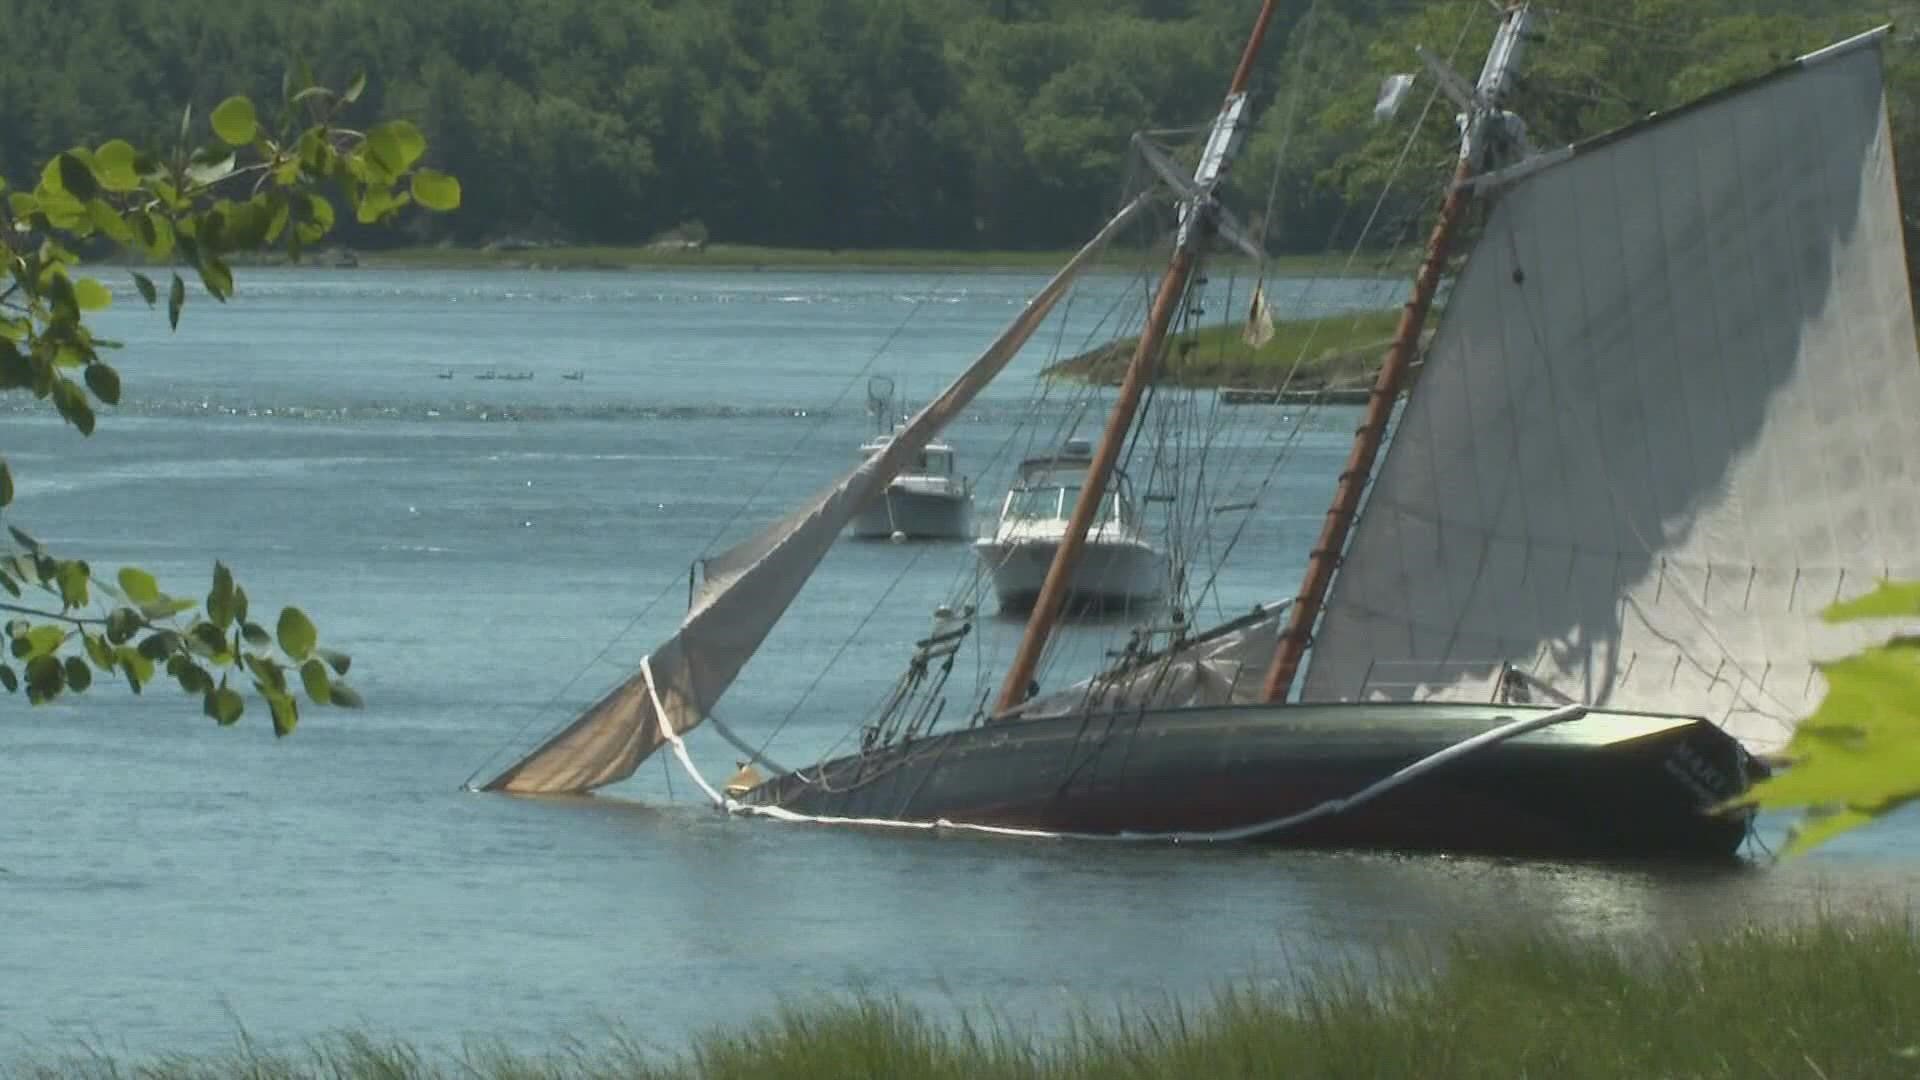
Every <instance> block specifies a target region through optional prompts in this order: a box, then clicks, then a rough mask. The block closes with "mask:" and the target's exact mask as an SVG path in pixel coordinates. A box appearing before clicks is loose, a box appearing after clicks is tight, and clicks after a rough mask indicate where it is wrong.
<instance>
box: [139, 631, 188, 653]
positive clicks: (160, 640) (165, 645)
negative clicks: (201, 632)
mask: <svg viewBox="0 0 1920 1080" xmlns="http://www.w3.org/2000/svg"><path fill="white" fill-rule="evenodd" d="M180 642H181V637H180V635H179V634H177V633H175V632H174V631H172V630H155V631H154V632H153V633H151V634H148V635H147V636H146V637H145V638H143V639H142V640H141V642H140V644H139V645H137V646H135V648H136V649H137V650H138V651H139V653H140V655H141V656H144V657H146V658H147V659H149V660H161V659H164V658H166V657H168V656H171V655H172V654H173V653H175V652H178V651H179V650H180Z"/></svg>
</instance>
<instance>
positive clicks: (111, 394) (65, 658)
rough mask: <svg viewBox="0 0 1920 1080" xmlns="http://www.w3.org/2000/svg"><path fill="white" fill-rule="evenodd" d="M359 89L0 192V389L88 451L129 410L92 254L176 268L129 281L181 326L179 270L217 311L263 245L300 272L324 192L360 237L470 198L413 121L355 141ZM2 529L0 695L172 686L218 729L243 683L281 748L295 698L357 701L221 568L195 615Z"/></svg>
mask: <svg viewBox="0 0 1920 1080" xmlns="http://www.w3.org/2000/svg"><path fill="white" fill-rule="evenodd" d="M365 86H366V80H365V78H364V77H361V78H356V79H355V80H354V81H353V82H352V83H351V84H350V85H348V86H347V88H346V89H345V90H342V91H335V90H331V89H328V88H326V87H322V86H318V85H315V84H314V82H313V80H312V78H311V76H310V75H308V74H307V73H306V72H305V71H304V69H303V68H301V67H295V68H292V69H290V70H289V71H288V72H287V74H286V76H285V78H284V79H283V82H282V87H281V103H280V106H279V108H278V110H277V115H276V116H274V117H270V118H267V119H264V120H263V118H262V117H261V116H260V114H259V112H258V111H257V110H256V108H255V106H254V104H253V102H252V101H251V100H249V99H248V98H245V97H231V98H228V99H226V100H224V101H222V102H221V103H220V104H219V105H218V106H217V107H215V108H214V109H213V110H212V111H211V112H210V113H209V114H208V116H207V117H206V118H205V120H204V122H202V123H196V118H195V116H194V113H193V110H192V108H191V107H189V108H188V109H187V110H186V112H185V114H184V115H182V116H181V117H180V119H179V126H178V132H179V134H178V137H177V138H176V139H175V140H173V142H172V145H170V146H166V147H154V148H148V149H140V148H136V147H135V146H134V145H133V144H132V143H130V142H128V141H126V140H125V139H109V140H107V141H106V142H103V143H100V144H99V145H97V146H91V147H90V146H74V147H71V148H69V149H66V150H62V151H60V152H59V153H58V154H55V155H54V156H53V157H52V159H51V160H49V161H48V162H46V164H45V166H44V167H42V168H41V169H39V170H38V171H37V172H36V173H35V174H34V176H33V181H32V184H31V186H28V187H23V188H21V189H19V190H12V191H8V190H7V189H6V185H5V183H4V182H0V194H4V195H5V196H6V197H5V200H4V203H0V261H4V263H5V275H6V276H5V278H4V279H3V280H4V281H5V286H4V288H0V392H10V393H25V394H32V395H33V396H34V397H36V398H39V399H40V400H42V401H45V402H47V403H48V404H50V405H52V406H53V408H54V410H55V411H56V412H58V413H59V415H60V416H61V418H63V419H64V420H65V421H66V422H67V423H68V424H69V425H71V426H72V427H73V428H75V429H76V430H77V431H79V432H80V434H81V435H83V436H85V435H91V434H93V431H94V426H95V424H96V423H97V416H96V412H95V410H96V408H97V407H98V406H102V405H104V406H114V405H118V404H119V403H120V398H121V376H120V372H119V370H118V369H117V368H116V367H114V366H113V365H112V364H110V363H109V362H108V359H107V357H108V355H109V354H111V353H112V352H113V350H116V349H118V348H119V344H118V343H117V342H113V341H108V340H105V339H103V338H100V337H98V336H96V335H95V334H94V333H93V331H92V330H91V329H90V328H89V326H88V325H87V321H86V320H87V316H88V314H89V313H92V312H95V311H99V310H100V309H102V308H105V307H107V306H108V305H109V304H111V303H112V302H113V293H112V291H111V290H109V289H108V288H107V286H106V285H104V284H102V282H101V281H100V279H99V278H96V277H92V276H87V275H85V274H83V273H82V272H81V267H82V262H83V259H82V253H87V254H89V255H94V256H99V255H104V254H107V253H118V254H120V255H122V256H125V257H131V258H132V259H133V260H135V261H136V262H138V263H139V264H140V265H144V266H148V267H154V266H158V267H165V268H169V269H168V272H167V280H166V284H165V286H164V287H163V286H161V285H159V284H157V283H156V282H155V281H154V279H153V278H152V277H149V276H148V274H146V273H142V272H138V271H135V272H132V274H131V284H132V286H133V288H134V290H135V291H136V292H137V294H138V295H139V297H140V298H141V299H142V300H144V301H145V303H146V305H147V306H148V307H150V308H157V307H158V306H160V304H161V302H162V297H163V296H164V298H165V305H166V317H167V322H168V325H169V326H172V327H178V326H179V324H180V318H181V314H182V311H183V309H184V308H185V306H186V303H187V297H188V285H187V281H186V279H185V278H183V277H182V273H181V272H182V271H184V272H185V273H187V274H189V275H192V276H193V277H194V278H196V279H197V280H198V282H199V285H200V287H201V289H203V290H204V291H205V293H206V294H207V295H210V296H212V297H213V298H214V299H216V300H218V301H221V302H225V301H226V300H227V298H228V297H230V296H232V295H233V291H234V280H233V270H232V268H231V266H229V264H228V261H227V260H228V259H229V258H230V257H232V256H234V255H236V254H239V253H244V252H251V251H255V250H257V249H260V248H263V247H271V246H280V247H283V248H284V249H285V250H286V251H287V252H288V253H289V254H290V255H292V256H294V257H298V256H299V254H300V252H301V250H302V249H303V248H304V247H307V246H309V245H312V244H315V243H318V242H319V241H321V240H322V239H324V238H325V237H326V236H327V235H328V234H329V233H330V232H332V231H333V228H334V223H335V209H334V202H333V201H332V198H330V197H329V193H333V194H334V195H335V196H337V197H339V198H341V199H343V200H344V202H345V204H346V205H347V206H348V207H349V208H350V209H351V210H352V212H353V215H354V218H355V219H356V220H357V221H360V222H362V223H366V224H376V223H379V222H382V221H386V220H388V219H390V218H392V217H393V216H394V215H395V214H396V213H398V212H399V211H400V210H401V209H403V208H404V207H406V206H408V205H409V204H415V203H417V204H419V205H421V206H424V207H426V208H428V209H432V210H451V209H453V208H454V207H456V206H458V205H459V203H460V185H459V183H458V182H457V181H455V180H454V179H453V178H452V177H450V176H447V175H445V174H443V173H440V172H437V171H435V170H433V169H428V168H425V167H422V166H421V164H420V161H421V158H422V155H423V154H424V153H425V152H426V139H425V138H424V137H423V136H422V135H421V134H420V131H419V129H418V128H416V127H415V126H414V125H413V124H412V123H410V122H408V121H405V120H395V121H389V122H386V123H382V124H376V125H374V126H372V127H370V128H368V129H367V130H365V131H364V132H362V131H354V130H350V129H347V128H344V127H342V126H340V125H339V124H338V123H337V119H338V117H339V116H340V115H341V113H342V112H343V110H345V109H346V108H347V107H348V106H351V105H352V104H353V103H354V102H355V100H356V99H358V98H359V96H360V94H361V93H362V91H363V90H364V88H365ZM203 131H205V134H204V135H203V134H201V133H202V132H203ZM208 135H210V136H211V138H210V139H208V141H205V142H201V141H200V139H202V138H206V137H207V136H208ZM174 267H177V268H178V269H172V268H174ZM13 492H14V479H13V473H12V471H11V469H10V468H9V466H8V464H7V462H6V460H5V459H4V458H0V507H6V506H8V504H10V503H11V502H12V501H13ZM8 531H9V534H10V535H11V537H12V539H13V542H14V544H15V545H17V547H16V549H15V550H14V552H13V553H11V554H8V555H6V556H4V557H0V590H4V591H5V593H6V594H7V595H8V596H9V597H12V598H16V599H19V600H22V601H31V603H12V602H0V611H5V612H8V613H11V614H14V615H17V616H21V617H19V618H13V619H11V620H9V621H8V622H6V624H5V627H4V633H5V640H6V642H7V648H8V651H9V653H10V654H11V657H12V662H7V661H4V660H0V687H4V688H5V689H6V690H7V691H9V692H19V691H21V690H24V691H25V692H26V696H27V698H28V699H29V700H30V701H32V702H33V703H35V704H40V703H43V702H47V701H51V700H53V699H54V698H56V697H58V696H60V695H61V694H62V693H80V692H83V691H85V690H87V689H88V688H89V687H91V686H92V685H93V680H94V677H95V674H96V673H98V674H99V675H101V676H103V677H108V678H121V679H124V680H125V681H126V683H127V685H128V686H129V687H131V688H132V689H133V690H134V692H136V693H138V692H140V691H141V690H142V689H143V688H145V687H146V686H147V685H149V684H150V683H151V682H152V681H153V680H155V679H156V678H158V677H159V675H160V673H161V672H164V673H165V675H166V676H167V677H169V678H171V679H173V680H174V681H176V682H178V683H179V685H180V688H181V689H182V690H184V691H186V692H187V693H189V694H193V695H196V696H198V697H200V698H201V700H202V703H203V708H204V709H205V711H206V714H207V715H208V716H209V717H212V718H213V719H215V720H217V721H218V722H220V723H221V724H231V723H234V722H235V721H237V720H238V719H239V718H240V716H241V714H242V713H243V712H244V711H245V708H246V699H245V698H244V697H243V696H242V694H241V692H240V690H239V689H237V688H236V687H235V686H233V685H231V684H232V683H233V682H234V681H235V679H234V676H236V675H237V676H238V677H239V680H241V681H242V682H243V683H244V682H251V684H252V686H253V689H254V690H255V691H256V692H257V693H258V694H259V696H260V697H261V698H262V699H263V700H264V701H265V702H266V703H267V706H268V708H269V710H270V712H271V713H272V716H273V729H274V732H275V733H276V734H279V735H286V734H288V733H290V732H291V731H292V730H293V728H294V725H295V724H296V723H297V722H298V719H299V705H298V702H297V700H296V697H295V694H296V692H297V691H299V690H304V691H305V694H306V696H307V698H308V700H310V701H312V702H314V703H315V704H319V705H327V704H333V705H345V706H353V705H358V704H359V702H360V698H359V695H358V694H357V693H355V691H354V690H353V689H352V688H351V687H350V686H348V685H347V684H345V683H344V682H341V681H340V679H339V677H340V676H343V675H345V674H346V673H347V670H348V667H349V665H350V663H351V661H350V660H349V659H348V657H347V656H346V655H345V654H342V653H339V652H335V651H332V650H329V649H323V648H321V647H320V644H319V638H318V633H317V631H316V630H315V628H314V625H313V622H312V620H310V619H309V618H308V617H307V615H306V614H305V613H304V612H302V611H301V610H300V609H298V608H294V607H285V608H282V609H281V610H280V612H279V614H278V616H277V617H271V618H270V617H268V616H266V615H264V614H262V615H258V616H256V614H255V613H254V612H253V611H252V609H251V607H250V605H249V602H248V598H247V592H246V590H245V589H244V588H242V587H241V586H240V585H238V584H236V583H235V581H234V579H233V575H232V573H231V572H230V571H229V570H228V569H227V567H226V566H224V565H222V564H220V563H215V564H214V569H213V579H212V582H211V586H210V588H209V590H208V592H207V594H206V600H205V603H204V605H203V604H201V603H199V602H197V601H195V600H193V599H188V598H180V597H174V596H171V595H168V594H167V593H165V592H163V591H161V589H160V585H159V583H158V582H157V581H156V580H155V579H154V577H153V575H151V574H149V573H147V572H146V571H144V570H141V569H140V568H138V567H131V566H130V567H123V568H121V569H120V570H119V571H118V572H117V573H116V574H114V575H112V576H111V577H108V576H105V575H101V574H97V573H96V572H95V571H94V568H93V567H92V566H91V565H90V564H89V563H87V561H86V560H84V559H69V558H61V557H58V556H56V555H55V554H54V553H53V552H52V551H51V550H49V549H48V548H47V547H46V546H45V545H43V544H42V543H40V541H38V540H36V539H35V538H34V537H33V536H31V535H30V534H29V533H27V532H25V531H23V530H22V529H20V528H19V527H17V526H15V525H13V524H12V523H11V519H10V520H9V525H8ZM29 594H31V595H29ZM43 598H44V599H43ZM34 604H39V605H41V606H34ZM256 619H257V621H256ZM269 624H270V625H271V627H272V629H271V630H269V628H268V626H269ZM15 663H17V664H18V665H19V668H18V670H16V668H15V666H14V665H15Z"/></svg>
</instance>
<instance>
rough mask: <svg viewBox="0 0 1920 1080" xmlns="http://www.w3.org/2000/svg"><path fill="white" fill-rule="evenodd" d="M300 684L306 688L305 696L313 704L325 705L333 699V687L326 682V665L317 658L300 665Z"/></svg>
mask: <svg viewBox="0 0 1920 1080" xmlns="http://www.w3.org/2000/svg"><path fill="white" fill-rule="evenodd" d="M300 684H301V685H302V686H304V687H306V688H307V696H308V697H310V698H312V699H313V703H314V704H315V705H325V704H327V703H328V702H329V701H331V700H333V687H332V686H331V684H329V683H328V682H327V665H325V664H323V663H321V662H320V661H318V660H309V661H307V662H306V663H304V664H301V665H300Z"/></svg>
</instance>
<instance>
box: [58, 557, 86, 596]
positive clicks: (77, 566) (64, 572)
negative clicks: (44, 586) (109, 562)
mask: <svg viewBox="0 0 1920 1080" xmlns="http://www.w3.org/2000/svg"><path fill="white" fill-rule="evenodd" d="M87 578H88V570H87V564H86V563H84V562H80V561H79V560H77V559H76V560H74V561H73V562H67V563H62V564H60V573H59V575H58V579H59V583H60V603H61V605H62V606H63V607H67V608H77V607H85V606H86V604H87Z"/></svg>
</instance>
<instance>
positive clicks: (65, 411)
mask: <svg viewBox="0 0 1920 1080" xmlns="http://www.w3.org/2000/svg"><path fill="white" fill-rule="evenodd" d="M53 407H54V408H55V409H57V410H59V412H60V415H61V416H62V417H65V418H66V421H67V422H68V423H69V424H72V425H73V426H74V427H76V428H78V429H80V434H82V435H91V434H93V427H94V415H93V406H91V405H89V404H87V395H86V394H85V393H83V392H82V391H81V389H80V387H79V386H77V385H75V384H74V383H73V382H72V381H70V380H68V379H56V380H54V383H53Z"/></svg>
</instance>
